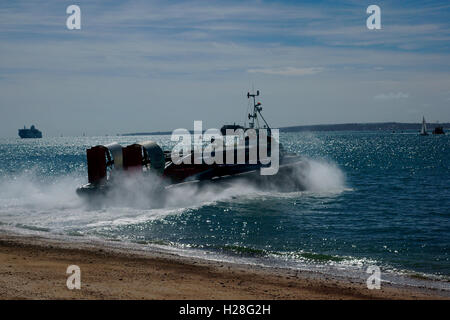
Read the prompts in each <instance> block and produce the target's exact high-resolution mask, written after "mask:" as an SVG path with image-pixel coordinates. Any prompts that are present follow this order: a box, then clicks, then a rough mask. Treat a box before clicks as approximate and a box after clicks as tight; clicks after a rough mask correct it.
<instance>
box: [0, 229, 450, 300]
mask: <svg viewBox="0 0 450 320" xmlns="http://www.w3.org/2000/svg"><path fill="white" fill-rule="evenodd" d="M73 264H75V265H78V266H79V267H80V269H81V289H80V290H69V289H68V288H67V286H66V281H67V277H68V275H67V274H66V269H67V267H68V266H69V265H73ZM0 275H1V276H0V298H1V299H269V300H270V299H449V296H448V293H445V292H441V291H438V290H431V289H424V288H409V287H408V288H407V287H405V288H399V287H393V286H389V285H384V284H383V286H382V288H381V289H380V290H368V289H367V287H366V284H365V283H363V282H357V281H354V280H350V279H349V280H348V281H343V280H340V279H339V280H338V279H333V278H332V277H329V276H323V275H322V276H317V275H311V274H308V273H307V272H299V271H295V270H288V269H275V268H264V267H257V266H248V265H237V264H230V263H223V262H215V261H208V260H201V259H193V258H186V257H180V256H177V255H173V254H170V253H160V252H142V251H139V250H134V249H129V250H127V249H120V248H117V247H114V246H108V245H107V244H105V245H102V246H100V245H98V244H86V243H73V242H67V241H63V240H60V239H46V238H41V237H37V236H18V235H14V234H4V233H2V234H1V235H0ZM446 294H447V295H446Z"/></svg>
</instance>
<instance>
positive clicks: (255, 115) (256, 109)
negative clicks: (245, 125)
mask: <svg viewBox="0 0 450 320" xmlns="http://www.w3.org/2000/svg"><path fill="white" fill-rule="evenodd" d="M258 96H259V90H256V94H250V92H247V99H250V98H253V113H249V114H248V119H249V120H250V123H249V127H250V128H251V129H253V128H255V120H258V114H259V115H260V116H261V118H262V119H263V121H264V123H265V124H266V127H267V129H269V130H270V127H269V124H268V123H267V121H266V119H264V117H263V116H262V114H261V111H262V107H261V102H256V97H258Z"/></svg>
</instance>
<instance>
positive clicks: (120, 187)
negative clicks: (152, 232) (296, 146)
mask: <svg viewBox="0 0 450 320" xmlns="http://www.w3.org/2000/svg"><path fill="white" fill-rule="evenodd" d="M344 186H345V178H344V174H343V173H342V171H341V170H340V169H339V168H338V167H337V166H336V165H334V164H332V163H329V162H325V161H323V160H311V159H307V158H305V159H304V160H303V161H301V162H299V164H298V165H296V166H286V167H285V168H283V167H281V168H280V171H279V172H278V174H277V175H275V176H261V175H260V174H259V172H258V170H256V171H255V172H254V174H248V175H247V174H246V175H243V176H242V177H229V178H221V179H213V180H207V181H188V182H185V183H180V184H176V185H170V186H169V185H168V184H167V182H166V181H165V178H164V177H162V176H160V175H158V174H155V173H153V172H143V173H142V172H139V173H129V172H116V173H115V175H114V177H113V178H112V179H111V183H110V188H109V190H108V191H107V192H106V194H102V195H100V196H98V197H95V198H93V200H92V199H91V202H90V203H91V206H92V208H94V209H98V208H106V207H130V208H140V209H155V208H186V207H193V206H197V205H203V204H205V203H211V202H214V201H220V200H225V199H229V198H233V197H239V196H245V195H249V194H257V193H258V192H261V191H263V192H296V191H312V192H320V193H324V192H340V191H342V190H343V189H344Z"/></svg>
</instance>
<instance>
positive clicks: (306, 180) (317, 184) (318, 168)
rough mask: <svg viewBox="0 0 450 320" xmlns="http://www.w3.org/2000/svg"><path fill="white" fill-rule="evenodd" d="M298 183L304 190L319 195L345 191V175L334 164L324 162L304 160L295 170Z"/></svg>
mask: <svg viewBox="0 0 450 320" xmlns="http://www.w3.org/2000/svg"><path fill="white" fill-rule="evenodd" d="M295 179H298V183H299V184H301V185H302V186H303V187H304V189H305V190H307V191H312V192H319V193H328V192H341V191H343V190H344V189H345V175H344V173H343V172H342V170H341V169H339V167H337V166H336V165H335V164H334V163H331V162H327V161H324V160H313V159H305V161H304V165H302V166H301V167H297V168H296V177H295Z"/></svg>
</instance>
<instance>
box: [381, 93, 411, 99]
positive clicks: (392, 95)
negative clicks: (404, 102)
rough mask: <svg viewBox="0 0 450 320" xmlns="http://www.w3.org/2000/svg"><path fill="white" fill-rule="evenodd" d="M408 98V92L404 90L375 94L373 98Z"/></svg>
mask: <svg viewBox="0 0 450 320" xmlns="http://www.w3.org/2000/svg"><path fill="white" fill-rule="evenodd" d="M407 98H409V93H404V92H389V93H380V94H377V95H376V96H375V97H374V99H376V100H398V99H407Z"/></svg>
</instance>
